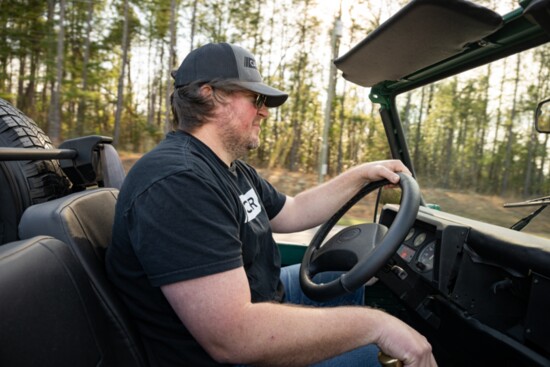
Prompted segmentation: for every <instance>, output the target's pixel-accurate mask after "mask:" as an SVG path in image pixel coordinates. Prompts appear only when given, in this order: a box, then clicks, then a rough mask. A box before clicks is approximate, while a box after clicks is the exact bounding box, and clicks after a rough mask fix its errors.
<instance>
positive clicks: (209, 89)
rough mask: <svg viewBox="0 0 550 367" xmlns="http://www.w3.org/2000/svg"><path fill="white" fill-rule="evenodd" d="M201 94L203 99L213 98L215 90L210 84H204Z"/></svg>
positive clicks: (200, 90)
mask: <svg viewBox="0 0 550 367" xmlns="http://www.w3.org/2000/svg"><path fill="white" fill-rule="evenodd" d="M199 92H200V94H201V96H203V97H212V94H213V93H214V89H213V88H212V87H211V86H210V85H209V84H203V85H202V86H201V87H200V89H199Z"/></svg>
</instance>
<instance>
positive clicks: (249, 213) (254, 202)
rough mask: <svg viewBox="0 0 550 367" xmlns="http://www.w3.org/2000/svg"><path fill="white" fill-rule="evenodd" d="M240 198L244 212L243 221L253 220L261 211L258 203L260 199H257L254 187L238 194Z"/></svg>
mask: <svg viewBox="0 0 550 367" xmlns="http://www.w3.org/2000/svg"><path fill="white" fill-rule="evenodd" d="M239 197H240V198H241V203H243V206H244V210H245V212H246V221H245V223H248V222H250V221H251V220H254V218H256V217H257V216H258V214H260V213H261V212H262V206H261V205H260V200H258V195H256V191H254V189H250V190H248V192H247V193H246V194H244V195H239Z"/></svg>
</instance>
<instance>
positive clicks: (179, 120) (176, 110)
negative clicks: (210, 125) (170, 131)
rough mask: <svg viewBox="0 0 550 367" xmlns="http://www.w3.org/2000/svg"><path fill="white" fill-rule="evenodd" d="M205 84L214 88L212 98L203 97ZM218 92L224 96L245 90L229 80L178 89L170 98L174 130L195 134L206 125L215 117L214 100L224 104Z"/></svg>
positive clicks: (197, 83) (194, 83)
mask: <svg viewBox="0 0 550 367" xmlns="http://www.w3.org/2000/svg"><path fill="white" fill-rule="evenodd" d="M205 84H208V85H210V87H212V91H213V93H212V95H211V96H203V95H202V94H201V92H200V89H201V87H202V86H203V85H205ZM216 90H220V91H223V92H224V94H232V93H234V92H238V91H243V88H242V87H240V86H238V85H236V84H234V83H232V82H231V80H228V79H214V80H211V81H209V82H192V83H189V84H187V85H184V86H182V87H179V88H176V89H175V90H174V92H173V93H172V95H171V96H170V103H171V105H172V114H173V117H174V120H173V125H174V128H175V129H179V130H183V131H186V132H193V131H194V130H195V129H197V128H198V127H200V126H202V125H204V123H205V122H206V121H207V120H208V119H209V118H212V117H214V108H215V105H214V102H213V100H214V99H215V100H216V101H217V102H219V103H224V99H223V94H222V95H220V94H216Z"/></svg>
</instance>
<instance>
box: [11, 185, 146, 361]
mask: <svg viewBox="0 0 550 367" xmlns="http://www.w3.org/2000/svg"><path fill="white" fill-rule="evenodd" d="M117 196H118V190H117V189H114V188H100V189H92V190H86V191H82V192H78V193H74V194H71V195H68V196H66V197H63V198H59V199H56V200H52V201H49V202H45V203H42V204H37V205H33V206H30V207H29V208H27V209H26V210H25V212H24V213H23V216H22V217H21V221H20V224H19V237H20V238H21V239H29V238H33V237H35V236H41V235H46V236H50V237H53V238H56V239H58V240H60V241H62V242H64V243H66V244H67V245H68V248H69V249H70V251H71V252H72V254H73V255H74V256H75V257H76V259H77V260H78V262H79V263H80V264H81V266H82V268H83V269H84V271H85V273H86V277H85V279H86V281H87V283H89V284H87V285H86V286H87V287H90V286H91V289H92V291H93V293H94V295H95V301H97V302H98V304H99V305H100V306H101V308H102V315H101V316H104V317H105V319H104V320H102V322H104V323H105V322H106V323H107V324H106V325H103V328H102V330H101V331H100V333H98V334H97V335H96V337H97V338H98V339H101V340H111V342H110V343H109V344H110V345H111V346H110V348H112V351H111V353H116V354H117V358H120V359H121V361H123V362H124V363H122V362H120V363H117V364H113V366H145V365H146V363H145V361H146V358H145V357H144V354H143V352H142V350H143V349H142V346H141V341H140V339H139V336H138V334H137V333H136V331H135V328H134V326H133V323H132V320H131V319H130V317H129V315H128V312H127V310H126V307H125V305H124V304H123V303H122V302H121V300H120V298H119V296H118V294H117V293H116V291H115V290H114V288H113V286H112V284H111V283H110V282H109V280H108V279H107V275H106V272H105V264H104V259H105V250H106V248H107V245H108V244H109V243H110V242H111V230H112V225H113V218H114V210H115V204H116V198H117ZM80 285H81V284H79V286H80ZM53 294H55V292H54V293H53ZM40 312H41V313H42V312H47V310H40ZM94 315H95V313H94V314H92V316H91V317H92V318H93V317H94ZM92 323H93V319H92ZM67 331H69V332H73V333H76V334H77V335H78V334H79V333H80V332H81V330H74V329H72V328H71V329H67Z"/></svg>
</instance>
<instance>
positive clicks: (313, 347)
mask: <svg viewBox="0 0 550 367" xmlns="http://www.w3.org/2000/svg"><path fill="white" fill-rule="evenodd" d="M162 291H163V293H164V295H165V296H166V298H167V299H168V301H169V302H170V304H171V305H172V307H173V308H174V310H175V311H176V313H177V314H178V316H179V318H180V319H181V321H182V322H183V323H184V325H185V326H186V327H187V329H188V330H189V331H190V332H191V334H192V335H193V336H194V337H195V338H196V339H197V341H198V342H199V343H200V344H201V345H202V346H203V348H205V350H206V351H207V352H208V353H209V354H210V355H211V356H212V358H214V359H215V360H216V361H218V362H220V363H230V364H254V365H256V364H259V365H281V366H300V365H308V364H311V363H315V362H319V361H321V360H324V359H327V358H329V357H333V356H336V355H339V354H341V353H344V352H346V351H349V350H352V349H355V348H357V347H360V346H362V345H366V344H371V343H376V344H378V345H379V347H380V348H381V349H382V350H384V351H385V352H386V353H387V354H388V355H391V356H394V357H397V358H400V359H401V360H403V361H404V362H405V365H407V366H408V365H410V366H435V361H434V359H433V356H432V354H431V347H430V345H429V343H428V342H427V341H426V339H425V338H424V337H423V336H421V335H420V334H418V333H417V332H416V331H415V330H413V329H412V328H410V327H409V326H407V325H406V324H404V323H402V322H401V321H399V320H397V319H396V318H394V317H392V316H390V315H387V314H385V313H383V312H381V311H377V310H373V309H369V308H365V307H338V308H307V307H301V306H291V305H282V304H277V303H254V304H253V303H251V302H250V291H249V287H248V281H247V278H246V274H245V272H244V269H243V268H237V269H234V270H230V271H227V272H223V273H219V274H214V275H210V276H206V277H202V278H197V279H192V280H187V281H181V282H178V283H174V284H170V285H166V286H163V287H162Z"/></svg>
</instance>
